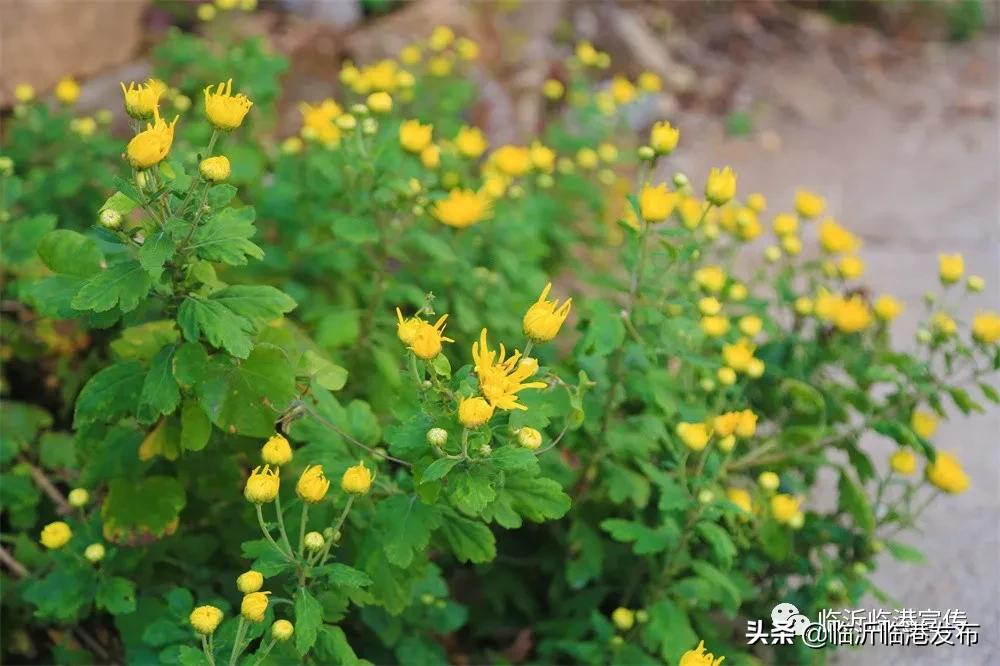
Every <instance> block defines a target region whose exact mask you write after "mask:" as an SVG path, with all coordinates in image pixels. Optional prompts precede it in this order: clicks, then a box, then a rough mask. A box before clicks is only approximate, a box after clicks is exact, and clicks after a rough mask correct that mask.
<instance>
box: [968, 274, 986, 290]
mask: <svg viewBox="0 0 1000 666" xmlns="http://www.w3.org/2000/svg"><path fill="white" fill-rule="evenodd" d="M965 287H966V289H968V290H969V291H971V292H972V293H974V294H978V293H979V292H981V291H982V290H983V289H984V288H985V287H986V280H984V279H983V278H982V277H980V276H978V275H970V276H969V279H968V280H967V281H966V282H965Z"/></svg>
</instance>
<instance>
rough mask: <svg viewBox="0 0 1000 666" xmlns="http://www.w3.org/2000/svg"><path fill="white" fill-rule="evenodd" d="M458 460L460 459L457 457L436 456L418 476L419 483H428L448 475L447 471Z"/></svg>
mask: <svg viewBox="0 0 1000 666" xmlns="http://www.w3.org/2000/svg"><path fill="white" fill-rule="evenodd" d="M459 462H461V461H459V460H458V459H457V458H438V459H437V460H435V461H434V462H432V463H431V464H430V465H428V466H427V469H425V470H424V473H423V474H422V475H421V476H420V483H429V482H431V481H437V480H438V479H443V478H444V477H446V476H448V472H450V471H451V469H452V468H453V467H454V466H455V465H457V464H458V463H459Z"/></svg>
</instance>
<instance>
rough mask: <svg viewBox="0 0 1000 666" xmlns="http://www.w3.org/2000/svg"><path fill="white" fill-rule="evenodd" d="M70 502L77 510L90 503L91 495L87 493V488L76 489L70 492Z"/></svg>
mask: <svg viewBox="0 0 1000 666" xmlns="http://www.w3.org/2000/svg"><path fill="white" fill-rule="evenodd" d="M66 499H68V500H69V505H70V506H72V507H75V508H77V509H79V508H82V507H85V506H87V502H89V501H90V493H89V492H87V489H86V488H74V489H73V490H71V491H69V495H68V496H67V497H66Z"/></svg>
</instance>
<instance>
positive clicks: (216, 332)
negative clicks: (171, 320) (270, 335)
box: [177, 296, 254, 358]
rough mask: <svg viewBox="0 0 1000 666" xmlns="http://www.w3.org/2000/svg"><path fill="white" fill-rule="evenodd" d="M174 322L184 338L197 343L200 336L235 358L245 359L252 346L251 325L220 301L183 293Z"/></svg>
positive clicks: (252, 328) (252, 330)
mask: <svg viewBox="0 0 1000 666" xmlns="http://www.w3.org/2000/svg"><path fill="white" fill-rule="evenodd" d="M177 323H178V325H180V327H181V330H182V331H183V332H184V338H185V339H187V340H189V341H191V342H197V341H198V339H199V338H200V337H201V336H202V335H204V337H205V340H207V341H208V343H209V344H210V345H212V346H213V347H218V348H219V349H224V350H226V351H227V352H229V353H230V354H232V355H233V356H235V357H237V358H246V357H247V356H249V355H250V350H251V349H252V348H253V342H252V340H251V338H250V334H251V333H253V332H254V327H253V324H252V323H251V322H250V320H249V319H247V318H246V317H241V316H240V315H238V314H236V313H235V312H233V311H232V310H230V309H229V308H227V307H226V306H225V305H223V304H222V303H218V302H215V301H211V300H202V299H200V298H196V297H194V296H187V297H186V298H185V299H184V300H183V301H182V302H181V305H180V307H179V308H178V310H177Z"/></svg>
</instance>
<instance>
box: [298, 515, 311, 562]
mask: <svg viewBox="0 0 1000 666" xmlns="http://www.w3.org/2000/svg"><path fill="white" fill-rule="evenodd" d="M308 516H309V504H307V503H306V502H303V503H302V520H301V521H299V559H300V560H301V559H302V554H303V553H304V552H305V547H306V521H307V520H308Z"/></svg>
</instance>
